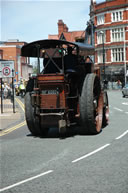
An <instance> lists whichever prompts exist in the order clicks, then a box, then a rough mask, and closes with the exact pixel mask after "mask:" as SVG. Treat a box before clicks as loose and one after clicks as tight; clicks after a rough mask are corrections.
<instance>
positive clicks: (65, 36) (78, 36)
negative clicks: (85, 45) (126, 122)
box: [48, 20, 85, 42]
mask: <svg viewBox="0 0 128 193" xmlns="http://www.w3.org/2000/svg"><path fill="white" fill-rule="evenodd" d="M48 39H57V40H58V39H60V40H66V41H70V42H76V41H82V42H83V41H84V39H85V30H83V31H69V30H68V27H67V25H66V24H65V23H64V22H63V20H58V34H56V35H48Z"/></svg>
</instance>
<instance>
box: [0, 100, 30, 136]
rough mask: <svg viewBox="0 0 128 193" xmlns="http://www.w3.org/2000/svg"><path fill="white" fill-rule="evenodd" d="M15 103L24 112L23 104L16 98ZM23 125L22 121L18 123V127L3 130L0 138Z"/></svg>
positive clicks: (0, 132)
mask: <svg viewBox="0 0 128 193" xmlns="http://www.w3.org/2000/svg"><path fill="white" fill-rule="evenodd" d="M16 101H17V103H18V104H19V105H20V107H21V108H22V110H23V111H25V110H24V104H23V103H22V102H21V101H20V100H19V99H18V98H16ZM24 125H26V121H23V122H21V123H19V124H18V125H15V126H13V127H11V128H9V129H4V130H3V131H0V136H3V135H7V134H8V133H10V132H12V131H14V130H16V129H18V128H20V127H22V126H24Z"/></svg>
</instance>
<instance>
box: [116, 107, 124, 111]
mask: <svg viewBox="0 0 128 193" xmlns="http://www.w3.org/2000/svg"><path fill="white" fill-rule="evenodd" d="M114 109H115V110H117V111H120V112H123V110H122V109H118V108H116V107H114Z"/></svg>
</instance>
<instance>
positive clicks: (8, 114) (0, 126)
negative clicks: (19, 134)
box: [0, 98, 24, 131]
mask: <svg viewBox="0 0 128 193" xmlns="http://www.w3.org/2000/svg"><path fill="white" fill-rule="evenodd" d="M23 120H24V114H23V111H22V110H21V108H20V106H19V105H18V104H17V102H16V101H15V113H13V103H12V102H11V100H10V99H4V100H3V113H1V98H0V131H1V130H4V129H7V128H9V127H12V126H14V125H16V124H18V123H19V122H20V121H23Z"/></svg>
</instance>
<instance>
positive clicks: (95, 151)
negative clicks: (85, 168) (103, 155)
mask: <svg viewBox="0 0 128 193" xmlns="http://www.w3.org/2000/svg"><path fill="white" fill-rule="evenodd" d="M109 145H110V144H106V145H104V146H102V147H100V148H98V149H96V150H94V151H92V152H90V153H88V154H86V155H84V156H82V157H80V158H78V159H75V160H73V161H72V163H75V162H78V161H80V160H82V159H84V158H87V157H89V156H91V155H93V154H95V153H97V152H99V151H101V150H103V149H104V148H106V147H108V146H109Z"/></svg>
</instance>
